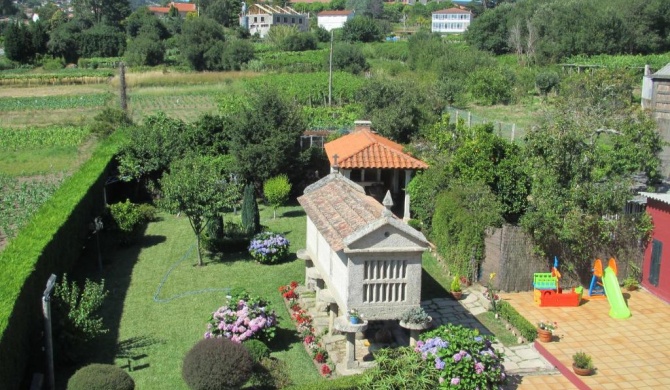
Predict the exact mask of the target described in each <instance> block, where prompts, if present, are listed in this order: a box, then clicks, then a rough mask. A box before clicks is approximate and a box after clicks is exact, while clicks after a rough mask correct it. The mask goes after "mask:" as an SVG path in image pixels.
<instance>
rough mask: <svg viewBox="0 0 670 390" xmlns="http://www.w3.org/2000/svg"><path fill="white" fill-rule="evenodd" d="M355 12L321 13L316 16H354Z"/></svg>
mask: <svg viewBox="0 0 670 390" xmlns="http://www.w3.org/2000/svg"><path fill="white" fill-rule="evenodd" d="M353 13H354V11H348V10H342V11H321V12H319V13H318V14H317V15H316V16H346V15H351V14H353Z"/></svg>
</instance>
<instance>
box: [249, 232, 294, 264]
mask: <svg viewBox="0 0 670 390" xmlns="http://www.w3.org/2000/svg"><path fill="white" fill-rule="evenodd" d="M289 245H290V242H289V241H288V240H287V239H286V237H284V236H282V235H281V234H279V233H273V232H262V233H258V234H257V235H256V236H254V238H253V239H252V240H251V243H250V244H249V254H251V257H253V258H254V260H256V261H258V262H259V263H261V264H277V263H280V262H282V261H283V260H285V259H286V258H287V257H288V254H289Z"/></svg>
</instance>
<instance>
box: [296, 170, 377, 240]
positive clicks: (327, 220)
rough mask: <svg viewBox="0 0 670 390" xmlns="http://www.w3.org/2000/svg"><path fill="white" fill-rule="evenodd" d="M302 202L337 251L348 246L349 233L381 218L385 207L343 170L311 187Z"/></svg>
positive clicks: (306, 211) (315, 223)
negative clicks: (343, 173)
mask: <svg viewBox="0 0 670 390" xmlns="http://www.w3.org/2000/svg"><path fill="white" fill-rule="evenodd" d="M298 202H300V205H301V206H302V207H303V208H304V209H305V213H307V215H308V216H309V218H310V219H311V220H312V222H314V225H316V228H317V229H318V230H319V232H321V234H322V235H323V237H324V238H325V239H326V241H328V244H329V245H330V247H331V248H332V249H333V250H334V251H336V252H337V251H339V250H342V249H344V247H345V245H344V242H343V240H344V239H345V238H346V237H347V236H349V235H351V234H352V233H354V232H356V231H358V230H360V229H362V228H364V227H366V226H368V225H369V224H370V223H372V222H374V221H376V220H378V219H379V218H381V216H382V211H383V210H384V206H382V204H381V203H379V202H377V201H376V200H375V199H374V198H372V197H371V196H367V195H365V190H363V187H361V186H359V185H358V184H356V183H354V182H353V181H351V180H349V179H347V178H346V177H344V176H342V175H341V174H339V173H331V174H330V175H328V176H326V177H324V178H323V179H321V180H319V181H317V182H316V183H314V184H312V185H311V186H309V187H307V188H306V189H305V194H304V195H302V196H300V197H299V198H298Z"/></svg>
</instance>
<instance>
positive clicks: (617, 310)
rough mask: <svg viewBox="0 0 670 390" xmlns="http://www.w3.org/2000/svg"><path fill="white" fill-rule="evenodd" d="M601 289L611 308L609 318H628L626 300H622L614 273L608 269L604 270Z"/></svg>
mask: <svg viewBox="0 0 670 390" xmlns="http://www.w3.org/2000/svg"><path fill="white" fill-rule="evenodd" d="M603 288H604V289H605V295H607V301H609V303H610V306H611V309H610V317H612V318H628V317H630V309H628V306H627V305H626V300H625V299H623V294H622V293H621V287H619V281H618V280H617V278H616V274H615V273H614V271H613V270H612V269H611V268H609V267H607V268H605V275H604V276H603Z"/></svg>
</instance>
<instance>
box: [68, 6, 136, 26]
mask: <svg viewBox="0 0 670 390" xmlns="http://www.w3.org/2000/svg"><path fill="white" fill-rule="evenodd" d="M71 4H72V7H73V8H74V13H75V16H76V17H78V18H83V19H90V20H92V21H93V22H94V23H100V22H104V23H106V24H109V25H110V26H118V25H119V24H120V22H121V21H122V20H123V19H125V18H126V17H127V16H128V15H130V3H129V2H128V0H72V3H71Z"/></svg>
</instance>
